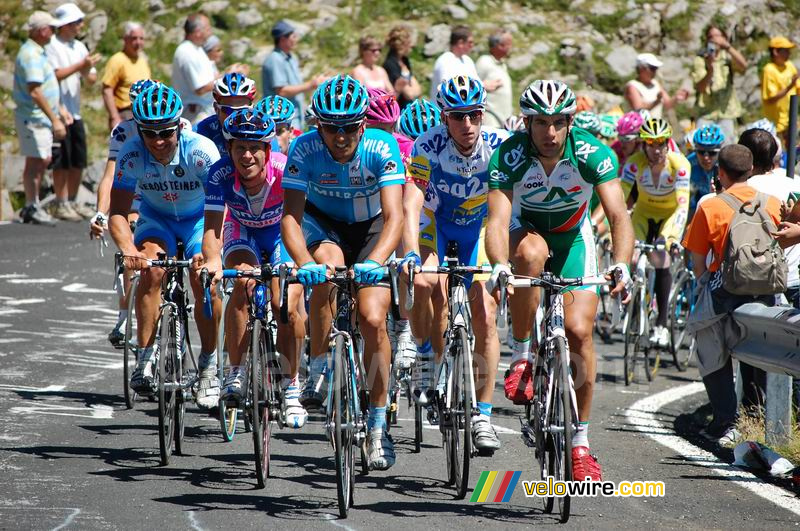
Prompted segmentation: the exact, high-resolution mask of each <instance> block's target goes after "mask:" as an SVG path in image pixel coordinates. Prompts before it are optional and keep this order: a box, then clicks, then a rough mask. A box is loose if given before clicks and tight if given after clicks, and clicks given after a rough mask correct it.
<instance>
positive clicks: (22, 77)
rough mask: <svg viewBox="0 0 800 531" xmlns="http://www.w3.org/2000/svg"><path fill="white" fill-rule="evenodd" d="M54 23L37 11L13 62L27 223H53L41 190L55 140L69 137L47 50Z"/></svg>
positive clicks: (23, 210) (16, 118)
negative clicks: (44, 207) (41, 197)
mask: <svg viewBox="0 0 800 531" xmlns="http://www.w3.org/2000/svg"><path fill="white" fill-rule="evenodd" d="M55 24H56V20H55V19H54V18H53V17H52V16H51V15H50V13H47V12H45V11H35V12H34V13H33V14H32V15H31V16H30V17H29V18H28V23H27V25H26V29H27V30H28V40H26V41H25V42H24V43H23V44H22V46H21V47H20V49H19V53H17V58H16V61H15V63H14V91H13V96H12V97H13V98H14V103H15V104H16V106H17V107H16V109H14V124H15V126H16V130H17V137H18V138H19V150H20V153H21V154H22V155H24V156H25V169H24V170H23V173H22V180H23V185H24V187H25V207H24V208H23V209H22V210H21V211H20V213H19V217H20V218H21V219H22V221H23V222H24V223H41V224H46V225H52V224H53V223H54V221H53V218H52V217H51V216H50V215H49V214H48V213H47V212H45V211H44V210H43V209H42V208H41V207H40V206H39V187H40V186H41V183H42V177H43V176H44V172H45V170H47V165H48V164H49V163H50V157H51V155H52V150H53V138H54V137H55V139H56V140H61V139H62V138H64V137H65V136H66V134H67V129H66V127H65V125H64V122H63V120H62V118H61V116H60V115H59V113H60V105H59V92H58V80H57V79H56V73H55V70H53V67H52V66H51V65H50V63H49V62H48V61H47V56H46V55H45V51H44V45H46V44H47V43H48V42H50V38H51V37H52V36H53V26H55Z"/></svg>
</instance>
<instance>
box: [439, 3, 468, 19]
mask: <svg viewBox="0 0 800 531" xmlns="http://www.w3.org/2000/svg"><path fill="white" fill-rule="evenodd" d="M442 11H443V12H444V13H446V14H448V15H449V16H450V18H452V19H453V20H466V19H467V18H468V17H469V13H468V12H467V10H466V9H464V8H463V7H461V6H457V5H454V4H447V5H446V6H443V7H442Z"/></svg>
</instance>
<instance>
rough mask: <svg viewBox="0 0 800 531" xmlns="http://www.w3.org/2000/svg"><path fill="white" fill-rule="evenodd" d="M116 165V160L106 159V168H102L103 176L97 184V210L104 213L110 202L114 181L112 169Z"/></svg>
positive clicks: (106, 211)
mask: <svg viewBox="0 0 800 531" xmlns="http://www.w3.org/2000/svg"><path fill="white" fill-rule="evenodd" d="M116 166H117V161H115V160H111V159H108V160H107V161H106V169H105V170H103V176H102V177H101V178H100V182H99V183H98V184H97V211H98V212H102V213H104V214H106V213H108V207H109V205H110V203H111V185H112V184H113V183H114V169H115V168H116Z"/></svg>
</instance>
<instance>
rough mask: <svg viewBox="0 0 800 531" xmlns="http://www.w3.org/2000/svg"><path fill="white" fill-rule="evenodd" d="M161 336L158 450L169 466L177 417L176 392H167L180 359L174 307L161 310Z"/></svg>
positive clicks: (170, 306)
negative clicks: (174, 424) (177, 359)
mask: <svg viewBox="0 0 800 531" xmlns="http://www.w3.org/2000/svg"><path fill="white" fill-rule="evenodd" d="M160 322H161V325H160V330H161V332H160V333H161V336H160V338H159V340H158V345H159V349H158V449H159V452H160V454H161V464H162V465H164V466H166V465H168V464H169V457H170V454H172V441H173V434H172V430H173V428H174V426H173V420H174V417H175V392H173V391H172V390H171V389H170V390H167V386H170V388H172V387H173V386H174V385H175V383H176V380H177V378H176V374H175V360H176V358H177V357H178V354H177V351H176V344H175V339H176V337H175V333H176V330H175V313H174V310H173V307H172V305H170V304H167V305H165V306H164V307H163V309H162V310H161V321H160Z"/></svg>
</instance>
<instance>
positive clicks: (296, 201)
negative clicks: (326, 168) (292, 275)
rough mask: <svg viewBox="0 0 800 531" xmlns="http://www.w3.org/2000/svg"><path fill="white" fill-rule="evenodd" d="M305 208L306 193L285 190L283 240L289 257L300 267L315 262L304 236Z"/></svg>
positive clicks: (282, 222)
mask: <svg viewBox="0 0 800 531" xmlns="http://www.w3.org/2000/svg"><path fill="white" fill-rule="evenodd" d="M305 207H306V194H305V192H301V191H300V190H291V189H286V188H284V191H283V217H282V218H281V239H282V240H283V244H284V245H285V246H286V250H287V251H288V252H289V256H291V257H292V260H294V263H295V264H298V265H303V264H307V263H309V262H313V261H314V258H313V257H312V256H311V253H309V252H308V249H307V248H306V239H305V237H304V236H303V229H302V221H303V211H304V210H305Z"/></svg>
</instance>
